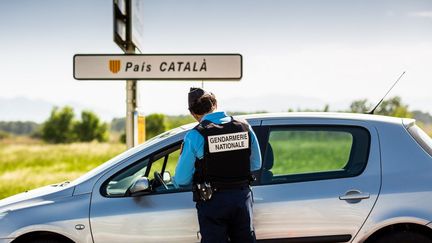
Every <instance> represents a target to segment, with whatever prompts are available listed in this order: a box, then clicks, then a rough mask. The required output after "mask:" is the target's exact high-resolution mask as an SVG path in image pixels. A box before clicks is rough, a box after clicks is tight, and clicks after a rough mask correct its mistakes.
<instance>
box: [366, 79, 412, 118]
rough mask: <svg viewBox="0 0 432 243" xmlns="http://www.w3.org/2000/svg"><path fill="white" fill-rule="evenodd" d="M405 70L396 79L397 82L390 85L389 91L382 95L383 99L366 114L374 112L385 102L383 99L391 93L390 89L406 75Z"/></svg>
mask: <svg viewBox="0 0 432 243" xmlns="http://www.w3.org/2000/svg"><path fill="white" fill-rule="evenodd" d="M404 74H405V71H403V73H402V74H401V75H400V76H399V78H398V79H397V80H396V82H394V84H393V85H392V86H391V87H390V89H389V90H388V91H387V93H386V94H385V95H384V96H383V97H382V99H381V100H380V101H379V102H378V104H376V106H375V107H374V108H373V109H372V110H371V111H369V112H367V113H366V114H371V115H372V114H373V113H374V112H375V110H376V108H378V106H379V105H381V103H382V102H383V100H384V99H385V97H386V96H387V95H388V93H390V91H391V90H392V89H393V87H394V86H395V85H396V84H397V83H398V82H399V80H400V79H401V78H402V76H404Z"/></svg>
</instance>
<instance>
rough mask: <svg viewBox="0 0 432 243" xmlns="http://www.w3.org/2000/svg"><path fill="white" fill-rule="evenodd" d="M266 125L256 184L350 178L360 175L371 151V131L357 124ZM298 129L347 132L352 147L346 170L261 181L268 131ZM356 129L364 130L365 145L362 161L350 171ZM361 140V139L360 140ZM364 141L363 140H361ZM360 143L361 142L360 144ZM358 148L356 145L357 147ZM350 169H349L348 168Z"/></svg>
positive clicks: (283, 176)
mask: <svg viewBox="0 0 432 243" xmlns="http://www.w3.org/2000/svg"><path fill="white" fill-rule="evenodd" d="M264 126H266V127H267V128H266V130H267V133H266V135H265V137H263V142H262V144H261V146H263V145H264V146H263V148H261V150H262V151H264V152H263V156H262V158H263V160H262V166H261V170H260V172H259V177H257V180H259V181H258V183H256V185H275V184H284V183H296V182H308V181H319V180H331V179H340V178H350V177H356V176H359V175H361V174H362V173H363V172H364V171H365V169H366V166H367V164H368V162H369V158H370V153H371V141H372V137H371V132H370V131H369V129H368V128H366V127H363V126H359V125H344V124H292V125H291V124H290V125H264ZM296 128H297V129H299V130H298V131H301V130H304V131H340V132H348V133H350V134H351V135H352V137H353V143H352V145H351V146H352V148H351V151H350V155H349V160H348V162H347V164H346V165H345V168H346V170H334V171H322V172H311V173H300V174H292V175H278V176H274V177H273V178H281V179H283V180H280V181H269V182H265V181H263V174H264V172H265V171H266V170H265V168H266V167H267V163H268V162H267V161H266V158H267V153H268V144H269V140H270V133H271V132H272V131H275V130H276V131H283V130H284V129H286V130H291V131H293V130H294V131H296V130H295V129H296ZM354 130H356V131H357V132H364V134H363V135H365V136H366V137H365V139H366V142H367V144H366V146H364V147H363V149H364V153H363V156H364V161H359V162H357V163H355V164H354V165H360V166H359V167H357V168H356V170H355V171H352V168H353V164H352V163H354V162H352V160H353V156H354V155H353V151H354V146H355V145H354V144H355V143H357V142H358V141H357V139H359V135H357V136H356V135H355V134H354V133H355V132H353V131H354ZM360 142H361V141H360ZM363 142H364V141H363ZM360 145H361V144H360ZM357 149H358V147H357ZM273 166H274V165H273ZM350 169H351V170H350Z"/></svg>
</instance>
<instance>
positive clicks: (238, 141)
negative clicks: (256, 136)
mask: <svg viewBox="0 0 432 243" xmlns="http://www.w3.org/2000/svg"><path fill="white" fill-rule="evenodd" d="M207 140H208V146H209V152H210V153H218V152H224V151H233V150H240V149H247V148H249V134H248V132H238V133H230V134H223V135H214V136H208V137H207Z"/></svg>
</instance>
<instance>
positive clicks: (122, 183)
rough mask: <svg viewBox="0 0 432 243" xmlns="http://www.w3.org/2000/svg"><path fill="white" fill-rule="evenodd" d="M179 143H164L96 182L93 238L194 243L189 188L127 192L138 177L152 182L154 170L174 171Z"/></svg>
mask: <svg viewBox="0 0 432 243" xmlns="http://www.w3.org/2000/svg"><path fill="white" fill-rule="evenodd" d="M180 143H181V141H177V142H175V143H174V144H168V145H166V146H165V147H163V148H162V149H160V150H158V151H157V152H155V153H152V154H151V155H148V156H143V157H142V158H138V159H136V161H133V162H132V163H130V165H129V166H127V167H125V168H123V169H121V170H119V171H117V172H115V173H108V174H107V175H105V176H104V177H103V178H101V180H99V182H98V183H97V184H96V185H95V188H94V190H93V194H92V199H91V208H90V223H91V229H92V234H93V239H94V242H96V243H99V242H122V243H125V242H128V243H133V242H197V241H199V240H198V237H197V232H198V230H199V227H198V220H197V216H196V210H195V204H194V202H193V201H192V193H191V192H190V189H188V188H187V189H175V188H173V186H170V185H169V184H168V186H170V188H169V189H164V188H163V187H162V186H158V187H155V188H154V189H153V191H152V192H151V193H150V194H147V195H142V196H136V197H132V196H128V195H127V194H126V191H127V189H128V188H129V187H130V186H131V185H132V183H133V182H134V181H136V180H137V179H138V178H140V177H141V176H143V175H144V176H146V177H148V178H149V179H150V181H152V179H153V174H154V172H155V171H157V172H159V173H160V174H163V173H164V172H167V171H169V172H170V173H171V175H173V176H175V175H174V171H175V166H176V164H177V159H178V156H179V154H180Z"/></svg>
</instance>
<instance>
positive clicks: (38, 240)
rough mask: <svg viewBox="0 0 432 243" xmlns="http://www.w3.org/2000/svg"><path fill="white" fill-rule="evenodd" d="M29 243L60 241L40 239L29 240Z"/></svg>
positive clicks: (53, 242) (58, 242) (59, 242)
mask: <svg viewBox="0 0 432 243" xmlns="http://www.w3.org/2000/svg"><path fill="white" fill-rule="evenodd" d="M29 243H61V241H59V240H55V239H49V238H40V239H34V240H30V241H29Z"/></svg>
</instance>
